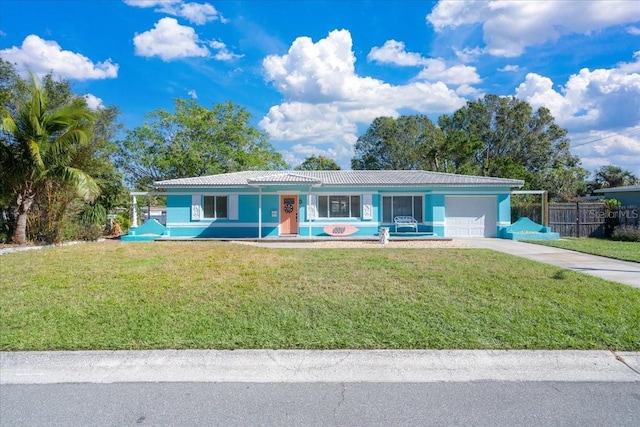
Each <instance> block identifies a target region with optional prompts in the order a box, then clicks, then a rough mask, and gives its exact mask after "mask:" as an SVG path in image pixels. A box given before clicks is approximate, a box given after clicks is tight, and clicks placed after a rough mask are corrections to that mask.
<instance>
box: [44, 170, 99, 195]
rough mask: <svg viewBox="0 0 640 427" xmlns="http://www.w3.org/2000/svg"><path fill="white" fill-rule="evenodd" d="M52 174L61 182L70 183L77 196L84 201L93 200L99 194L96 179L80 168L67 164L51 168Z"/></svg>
mask: <svg viewBox="0 0 640 427" xmlns="http://www.w3.org/2000/svg"><path fill="white" fill-rule="evenodd" d="M51 174H52V175H57V176H58V177H59V178H60V179H61V180H62V181H63V182H68V183H71V184H72V185H73V186H74V189H75V190H76V193H77V194H78V196H80V197H82V198H83V199H84V200H86V201H91V202H92V201H94V200H95V199H96V198H97V197H98V196H99V195H100V187H98V184H97V183H96V181H95V180H94V179H93V178H92V177H91V176H89V175H88V174H86V173H85V172H83V171H81V170H80V169H76V168H71V167H68V166H64V167H60V168H55V169H52V170H51Z"/></svg>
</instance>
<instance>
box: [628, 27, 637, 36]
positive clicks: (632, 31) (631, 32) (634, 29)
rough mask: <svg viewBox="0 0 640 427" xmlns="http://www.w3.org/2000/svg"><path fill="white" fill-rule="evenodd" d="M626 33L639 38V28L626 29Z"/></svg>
mask: <svg viewBox="0 0 640 427" xmlns="http://www.w3.org/2000/svg"><path fill="white" fill-rule="evenodd" d="M627 33H629V34H631V35H633V36H640V28H638V27H634V26H633V25H632V26H630V27H629V28H627Z"/></svg>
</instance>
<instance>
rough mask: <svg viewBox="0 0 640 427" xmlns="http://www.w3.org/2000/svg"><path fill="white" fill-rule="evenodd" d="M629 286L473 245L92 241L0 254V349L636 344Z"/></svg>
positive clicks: (638, 314) (635, 299)
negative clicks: (342, 246) (402, 246)
mask: <svg viewBox="0 0 640 427" xmlns="http://www.w3.org/2000/svg"><path fill="white" fill-rule="evenodd" d="M639 325H640V290H638V289H634V288H631V287H628V286H624V285H619V284H615V283H611V282H607V281H604V280H601V279H598V278H595V277H591V276H587V275H584V274H580V273H575V272H571V271H567V270H562V269H559V268H556V267H552V266H547V265H543V264H539V263H534V262H531V261H528V260H525V259H521V258H517V257H514V256H509V255H506V254H501V253H497V252H493V251H489V250H476V249H392V248H380V249H262V248H255V247H251V246H243V245H235V244H230V243H226V244H225V243H217V242H170V243H167V242H165V243H130V244H125V243H100V244H86V245H79V246H69V247H61V248H55V249H50V250H42V251H29V252H22V253H16V254H9V255H3V256H1V257H0V350H63V349H66V350H70V349H74V350H75V349H156V348H179V349H183V348H216V349H237V348H291V349H340V348H359V349H373V348H394V349H398V348H405V349H411V348H431V349H615V350H640V327H639Z"/></svg>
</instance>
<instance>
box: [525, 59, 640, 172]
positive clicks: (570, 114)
mask: <svg viewBox="0 0 640 427" xmlns="http://www.w3.org/2000/svg"><path fill="white" fill-rule="evenodd" d="M634 59H635V61H634V62H630V63H621V64H618V65H617V66H616V67H615V68H610V69H596V70H593V71H591V70H589V69H587V68H584V69H582V70H580V72H578V73H577V74H573V75H572V76H570V77H569V80H568V81H567V83H566V84H565V85H564V86H563V87H562V88H561V89H560V90H556V89H554V85H553V82H552V81H551V79H549V78H548V77H544V76H540V75H539V74H534V73H530V74H527V76H526V78H525V81H524V82H523V83H521V84H520V85H519V86H518V88H517V89H516V96H517V97H519V98H521V99H524V100H526V101H528V102H529V103H530V104H531V105H533V106H534V107H539V106H544V107H547V108H549V110H551V113H552V114H553V116H554V117H555V118H556V120H557V122H558V123H559V124H560V125H561V126H563V127H566V128H567V129H568V130H569V131H570V136H571V137H572V139H574V138H575V136H576V135H581V136H582V137H581V139H582V141H580V140H579V139H578V140H576V141H575V143H576V144H580V143H582V142H584V140H586V141H591V140H594V139H598V138H600V137H601V136H602V135H605V134H608V135H611V134H612V133H614V132H615V133H616V134H619V135H616V136H615V138H606V139H602V140H601V141H597V142H594V143H593V144H585V145H583V146H580V147H579V149H576V150H575V152H576V154H578V155H579V156H580V157H581V158H583V161H584V162H585V164H596V163H598V164H599V165H601V164H604V163H603V162H611V163H613V164H619V165H621V166H622V165H624V166H626V167H627V168H629V167H631V166H632V165H633V166H632V167H633V168H634V169H635V171H636V172H640V162H638V159H639V158H640V126H639V125H638V123H640V53H639V52H636V53H635V54H634ZM587 162H590V163H587Z"/></svg>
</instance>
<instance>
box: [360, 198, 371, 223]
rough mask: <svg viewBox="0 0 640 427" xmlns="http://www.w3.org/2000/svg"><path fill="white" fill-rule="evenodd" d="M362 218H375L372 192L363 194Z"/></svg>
mask: <svg viewBox="0 0 640 427" xmlns="http://www.w3.org/2000/svg"><path fill="white" fill-rule="evenodd" d="M362 219H373V197H372V195H371V194H363V195H362Z"/></svg>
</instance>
